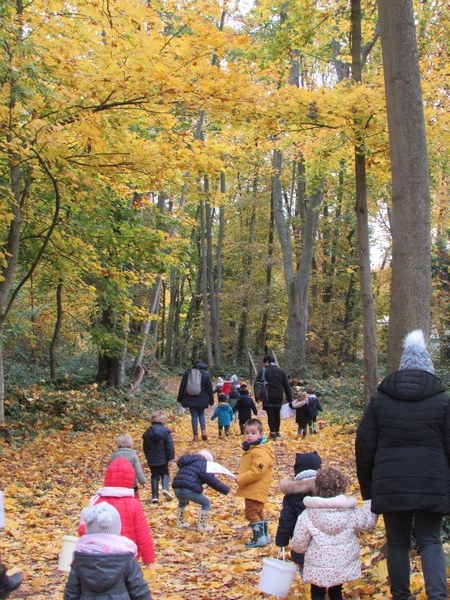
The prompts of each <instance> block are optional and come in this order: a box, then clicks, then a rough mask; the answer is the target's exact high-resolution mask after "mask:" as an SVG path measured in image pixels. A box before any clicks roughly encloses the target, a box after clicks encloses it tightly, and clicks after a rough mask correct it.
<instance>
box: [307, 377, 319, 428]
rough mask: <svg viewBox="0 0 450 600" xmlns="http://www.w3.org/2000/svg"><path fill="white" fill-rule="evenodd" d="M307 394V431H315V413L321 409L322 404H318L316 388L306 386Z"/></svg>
mask: <svg viewBox="0 0 450 600" xmlns="http://www.w3.org/2000/svg"><path fill="white" fill-rule="evenodd" d="M306 393H307V394H308V407H309V412H310V413H311V420H310V422H309V433H314V434H316V433H317V415H318V414H319V412H322V411H323V408H322V405H321V404H320V401H319V398H318V397H317V396H316V390H315V389H314V388H312V387H309V388H306Z"/></svg>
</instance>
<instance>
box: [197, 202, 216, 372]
mask: <svg viewBox="0 0 450 600" xmlns="http://www.w3.org/2000/svg"><path fill="white" fill-rule="evenodd" d="M199 209H200V249H201V293H202V306H203V328H204V332H205V333H204V338H205V347H206V355H207V361H208V365H209V367H210V368H211V369H212V367H213V366H214V358H213V352H212V345H211V327H210V320H209V302H208V273H207V268H208V266H207V249H206V240H205V235H206V227H205V203H204V202H203V200H201V201H200V207H199Z"/></svg>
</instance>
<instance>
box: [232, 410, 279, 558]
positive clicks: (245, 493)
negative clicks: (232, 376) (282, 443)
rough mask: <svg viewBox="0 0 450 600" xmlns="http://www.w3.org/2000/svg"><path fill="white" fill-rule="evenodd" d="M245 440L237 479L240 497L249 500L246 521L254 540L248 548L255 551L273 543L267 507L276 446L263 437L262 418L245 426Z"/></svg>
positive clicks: (247, 501) (246, 501)
mask: <svg viewBox="0 0 450 600" xmlns="http://www.w3.org/2000/svg"><path fill="white" fill-rule="evenodd" d="M244 440H245V441H244V443H243V444H242V448H243V450H244V454H243V456H242V461H241V466H240V467H239V473H238V476H237V480H236V481H237V484H238V491H237V493H236V496H240V497H241V498H244V499H245V518H246V519H248V521H249V523H250V527H251V528H252V530H253V539H252V540H250V541H249V542H247V543H246V544H245V546H246V547H247V548H255V546H265V545H266V544H268V543H269V541H270V537H269V531H268V525H269V522H268V521H267V520H266V518H265V512H264V504H265V502H266V500H267V496H268V495H269V488H270V484H271V482H272V476H273V463H274V453H273V448H272V443H271V442H270V441H268V440H267V439H266V437H265V436H264V435H263V426H262V423H261V421H260V420H259V419H249V420H248V421H247V422H246V423H245V426H244Z"/></svg>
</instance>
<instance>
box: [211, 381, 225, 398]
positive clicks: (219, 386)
mask: <svg viewBox="0 0 450 600" xmlns="http://www.w3.org/2000/svg"><path fill="white" fill-rule="evenodd" d="M222 388H223V379H222V377H218V378H217V384H216V387H215V388H214V391H213V393H214V394H217V397H219V394H220V392H221V391H222Z"/></svg>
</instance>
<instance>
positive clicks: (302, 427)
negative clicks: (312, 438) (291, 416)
mask: <svg viewBox="0 0 450 600" xmlns="http://www.w3.org/2000/svg"><path fill="white" fill-rule="evenodd" d="M289 406H290V407H291V408H293V409H294V410H295V422H296V423H297V438H304V437H306V433H307V431H308V425H309V423H310V421H311V411H310V410H309V404H308V394H307V393H306V392H298V394H297V398H296V400H293V401H292V402H289Z"/></svg>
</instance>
